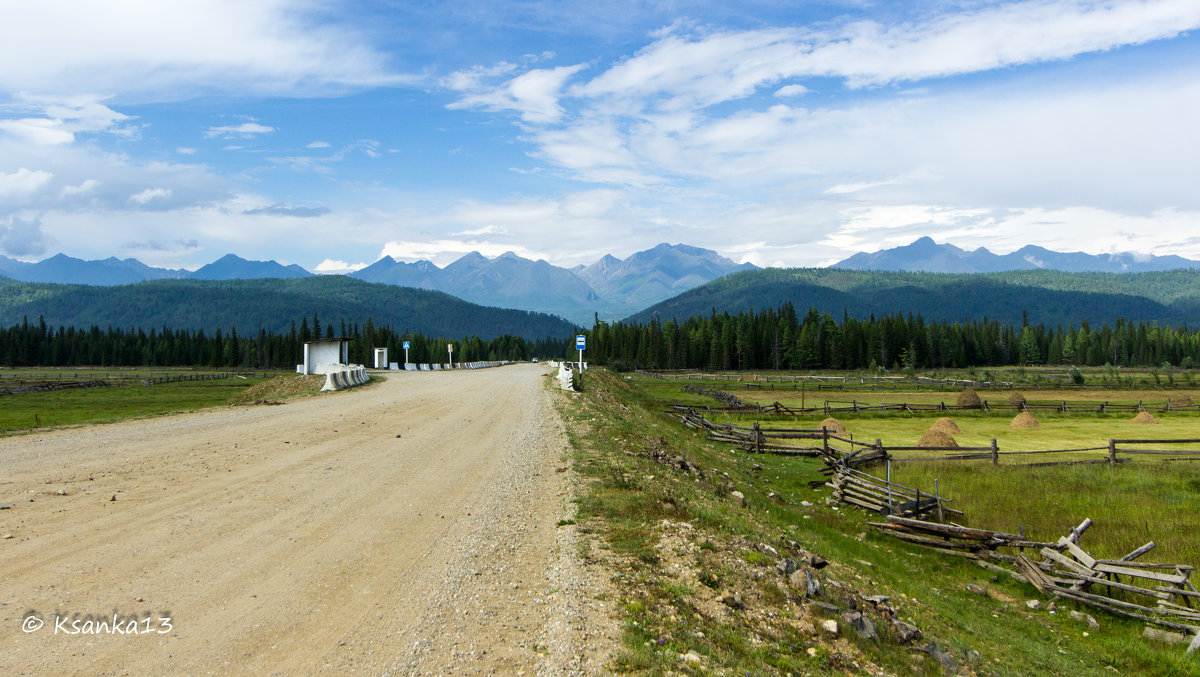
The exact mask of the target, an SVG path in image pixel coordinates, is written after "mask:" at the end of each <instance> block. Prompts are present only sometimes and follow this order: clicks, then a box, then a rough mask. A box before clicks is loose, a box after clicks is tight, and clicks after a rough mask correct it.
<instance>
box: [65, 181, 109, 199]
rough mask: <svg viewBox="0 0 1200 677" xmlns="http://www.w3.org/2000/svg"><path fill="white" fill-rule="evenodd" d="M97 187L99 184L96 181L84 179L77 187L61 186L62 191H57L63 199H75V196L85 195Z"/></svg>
mask: <svg viewBox="0 0 1200 677" xmlns="http://www.w3.org/2000/svg"><path fill="white" fill-rule="evenodd" d="M99 185H100V182H99V181H97V180H96V179H85V180H84V182H83V183H81V184H79V185H78V186H63V187H62V190H60V191H59V195H61V196H62V197H65V198H66V197H75V196H77V195H86V194H88V193H91V192H92V191H94V190H96V188H97V187H98V186H99Z"/></svg>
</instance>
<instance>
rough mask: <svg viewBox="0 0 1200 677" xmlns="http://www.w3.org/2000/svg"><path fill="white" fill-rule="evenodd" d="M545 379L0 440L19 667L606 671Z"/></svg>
mask: <svg viewBox="0 0 1200 677" xmlns="http://www.w3.org/2000/svg"><path fill="white" fill-rule="evenodd" d="M547 373H548V372H547V368H546V367H545V366H544V365H516V366H510V367H503V368H497V369H485V370H480V371H469V372H468V371H456V372H400V373H393V374H390V375H388V376H387V378H386V380H384V381H383V382H382V383H375V384H373V385H370V386H367V387H364V388H356V389H351V390H348V391H343V392H340V393H334V394H325V395H321V396H314V397H308V398H303V399H300V400H295V401H292V402H290V403H288V404H286V405H284V406H252V407H225V408H220V409H213V410H208V411H204V412H199V413H192V414H179V415H174V416H168V417H162V418H154V419H146V420H141V421H131V422H124V423H117V424H109V425H96V426H84V427H76V428H69V429H62V430H56V431H51V432H46V433H38V434H32V435H22V436H16V437H9V438H4V439H0V537H4V538H2V539H0V673H2V674H21V673H22V672H26V673H34V674H44V673H55V674H61V673H88V674H135V673H136V674H197V675H199V674H217V673H234V674H239V673H240V674H245V673H256V674H289V675H290V674H311V673H316V672H329V673H340V674H344V673H356V674H369V675H413V674H421V675H425V674H431V675H449V674H504V675H510V674H511V675H521V674H527V675H534V674H545V675H571V674H584V675H590V674H598V673H603V672H604V671H605V670H604V667H605V665H606V660H607V658H608V655H609V654H610V652H611V650H612V648H613V646H614V642H615V641H616V640H615V637H616V636H617V634H618V630H617V628H616V626H615V624H614V621H613V620H612V618H613V615H612V612H611V610H610V609H608V608H606V605H605V602H603V601H602V600H600V599H598V598H601V597H605V595H604V594H602V593H603V592H604V590H605V586H606V585H607V582H606V581H607V577H606V576H605V575H604V573H603V572H602V571H599V570H597V569H596V567H595V566H584V565H583V564H582V563H581V562H580V561H579V560H580V548H579V539H580V538H582V536H580V535H579V534H578V533H576V532H575V531H574V527H572V526H570V525H567V526H562V527H560V526H558V525H559V522H560V520H564V519H566V518H569V517H570V515H571V510H572V508H571V505H570V503H569V500H570V497H571V491H572V489H571V487H572V482H573V481H574V480H573V478H572V475H571V473H570V471H568V470H566V466H567V465H568V463H567V457H566V453H567V452H566V435H565V432H564V430H563V423H562V421H561V420H560V419H559V417H558V415H557V414H556V412H555V409H554V407H553V404H552V402H551V398H552V397H556V396H558V395H556V394H553V393H550V392H548V391H547V390H546V386H545V384H546V380H547V379H546V374H547ZM4 506H8V508H7V509H3V507H4ZM9 536H11V537H9ZM114 614H115V615H116V617H117V619H118V624H119V627H120V628H121V629H122V630H123V631H124V634H119V633H114V632H112V631H111V630H104V629H103V626H99V625H98V624H99V623H100V622H101V621H106V622H107V626H109V627H111V626H112V625H113V617H114ZM31 616H32V618H30V617H31ZM163 618H169V619H170V621H169V622H168V621H163V620H161V619H163ZM34 619H36V620H34ZM38 620H40V621H42V622H43V623H44V625H43V626H41V627H40V628H37V621H38ZM131 628H132V629H134V630H135V632H130V629H131Z"/></svg>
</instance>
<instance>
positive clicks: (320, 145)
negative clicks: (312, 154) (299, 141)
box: [305, 141, 330, 149]
mask: <svg viewBox="0 0 1200 677" xmlns="http://www.w3.org/2000/svg"><path fill="white" fill-rule="evenodd" d="M305 147H306V148H313V149H316V148H329V147H330V143H329V142H328V141H313V142H312V143H310V144H308V145H307V146H305Z"/></svg>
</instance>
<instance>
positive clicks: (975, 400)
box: [957, 388, 983, 409]
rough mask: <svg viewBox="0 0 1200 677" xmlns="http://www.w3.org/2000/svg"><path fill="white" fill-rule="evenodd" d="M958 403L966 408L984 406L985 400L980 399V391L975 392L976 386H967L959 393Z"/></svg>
mask: <svg viewBox="0 0 1200 677" xmlns="http://www.w3.org/2000/svg"><path fill="white" fill-rule="evenodd" d="M957 404H958V406H960V407H964V408H966V409H982V408H983V400H981V399H979V393H977V392H975V389H974V388H967V389H966V390H964V391H962V392H961V393H959V394H958V401H957Z"/></svg>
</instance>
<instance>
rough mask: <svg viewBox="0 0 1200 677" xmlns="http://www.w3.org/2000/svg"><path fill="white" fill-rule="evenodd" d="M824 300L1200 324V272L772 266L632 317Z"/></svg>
mask: <svg viewBox="0 0 1200 677" xmlns="http://www.w3.org/2000/svg"><path fill="white" fill-rule="evenodd" d="M784 303H791V304H792V305H793V306H795V307H796V308H798V309H807V308H816V309H817V310H818V311H820V312H824V313H829V314H830V315H832V316H834V317H837V318H841V317H842V313H843V311H845V312H846V313H848V314H849V316H850V317H856V318H865V317H868V316H870V315H871V314H874V315H876V316H882V315H887V314H896V313H900V314H908V313H912V314H914V315H921V316H923V317H924V318H925V319H927V320H931V321H941V320H948V321H958V320H964V319H982V318H990V319H994V320H999V321H1001V322H1005V323H1020V322H1022V319H1023V318H1022V313H1026V314H1027V319H1028V321H1029V322H1030V323H1033V324H1043V323H1044V324H1046V325H1049V326H1054V325H1058V324H1062V325H1069V324H1075V325H1078V324H1079V323H1080V322H1083V321H1088V322H1091V323H1093V324H1102V323H1109V324H1112V323H1114V322H1116V320H1117V319H1118V318H1123V319H1126V320H1147V321H1158V322H1162V323H1169V324H1173V325H1177V324H1188V325H1191V326H1200V273H1197V272H1196V271H1188V270H1172V271H1165V272H1153V273H1127V274H1115V273H1062V272H1055V271H1045V270H1040V271H1011V272H1003V273H987V274H960V275H954V274H945V273H897V272H880V271H857V270H839V269H832V268H769V269H765V270H753V271H746V272H741V273H735V274H733V275H728V276H726V277H723V278H720V279H717V280H714V281H712V282H709V283H708V284H705V285H703V286H700V287H697V288H695V289H692V290H690V291H688V292H685V293H683V294H680V295H679V296H676V297H674V298H672V299H668V300H666V301H663V302H661V303H658V304H655V305H653V306H651V307H649V308H647V309H646V310H643V311H641V312H640V313H638V314H636V315H634V316H632V317H630V318H629V321H631V322H639V323H645V322H649V321H650V320H651V318H653V317H655V316H657V317H658V318H659V319H661V320H669V319H679V320H681V321H682V320H684V319H686V318H689V317H694V316H698V315H701V316H702V315H708V314H710V313H711V312H712V311H713V310H714V309H715V310H716V311H717V312H718V313H721V312H730V313H738V312H741V311H748V310H755V311H758V310H763V309H767V308H778V307H779V306H781V305H783V304H784Z"/></svg>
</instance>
